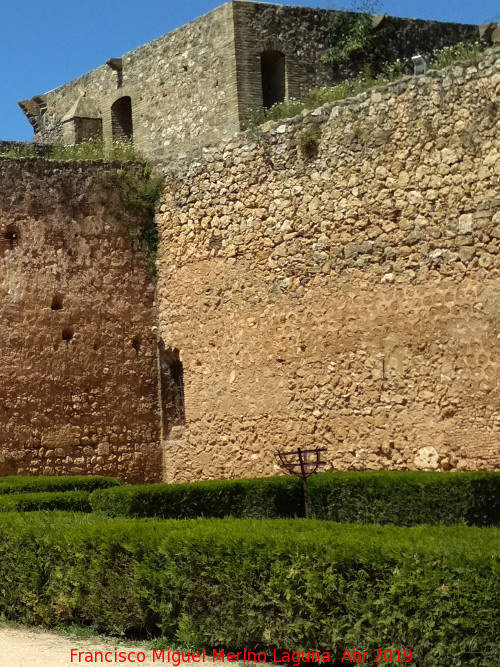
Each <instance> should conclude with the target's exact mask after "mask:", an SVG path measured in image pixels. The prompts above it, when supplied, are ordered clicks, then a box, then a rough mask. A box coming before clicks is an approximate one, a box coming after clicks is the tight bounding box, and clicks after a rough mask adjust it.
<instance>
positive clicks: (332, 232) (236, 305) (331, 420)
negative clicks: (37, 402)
mask: <svg viewBox="0 0 500 667" xmlns="http://www.w3.org/2000/svg"><path fill="white" fill-rule="evenodd" d="M499 105H500V50H499V49H498V48H495V49H492V50H489V51H488V52H486V54H485V55H484V56H483V57H482V59H481V61H480V62H479V64H473V63H470V64H469V65H457V66H454V67H451V68H449V69H447V70H442V71H440V72H430V73H429V74H428V75H427V76H425V77H412V78H407V79H404V80H402V81H399V82H396V83H394V84H391V85H388V86H387V87H384V88H376V89H373V90H372V91H370V92H367V93H363V94H362V95H360V96H358V97H356V98H353V99H350V100H346V101H343V102H340V103H335V104H330V105H326V106H324V107H322V108H321V109H318V110H316V111H313V112H312V113H308V114H305V115H303V116H299V117H298V118H295V119H292V120H286V121H282V122H281V123H275V124H272V125H268V126H264V128H263V129H262V131H256V132H255V133H254V134H252V133H246V134H245V135H241V136H240V137H239V138H237V139H234V140H232V141H231V142H229V143H227V144H225V145H224V146H222V147H221V148H220V149H218V150H215V151H212V153H210V155H209V157H208V158H204V159H203V160H201V159H200V161H199V162H198V163H196V164H193V163H191V164H190V165H189V166H186V167H182V165H180V164H179V165H177V168H175V169H174V168H172V167H171V168H170V171H169V174H168V175H167V180H166V190H165V197H164V202H163V204H162V206H161V209H160V213H159V215H158V217H157V220H158V224H159V227H160V234H161V241H160V251H159V259H158V280H159V282H158V304H159V317H160V333H161V336H162V338H163V341H164V345H165V347H166V348H169V349H178V350H179V351H180V359H181V361H182V364H183V370H184V385H185V386H184V400H185V424H184V425H183V424H179V425H176V426H174V427H173V428H166V429H164V441H163V450H164V454H163V455H164V477H165V479H166V480H167V481H177V482H180V481H184V480H198V479H207V478H232V477H240V476H241V477H252V476H265V475H272V474H275V472H276V466H275V463H274V459H273V455H274V452H275V451H276V450H277V449H278V448H281V449H287V448H292V447H296V446H302V447H305V446H309V445H315V446H316V445H322V446H326V447H327V448H328V456H327V458H328V463H329V468H332V469H341V470H347V469H379V468H387V469H394V470H396V469H412V470H414V469H441V470H475V469H499V468H500V374H499V369H500V362H499V359H500V187H499V183H500V160H499V151H500V140H499V137H500V132H499V129H500V128H499V115H500V114H499ZM52 289H54V288H52ZM44 317H48V318H50V317H52V314H51V313H49V312H48V311H47V314H46V315H44ZM18 332H19V330H18ZM56 333H57V332H54V337H57V336H56ZM16 335H20V334H19V333H17V334H16ZM44 335H45V334H44ZM51 343H52V341H51ZM44 345H48V343H44ZM59 347H60V349H59V351H58V352H54V353H53V354H54V355H56V354H59V355H67V354H68V350H67V349H66V346H65V345H63V344H61V343H60V345H59ZM51 354H52V352H51ZM136 361H137V360H136V359H131V363H132V362H134V363H135V362H136ZM92 384H93V383H89V391H90V389H91V386H92ZM26 393H27V394H28V391H26ZM19 409H20V408H18V410H19ZM71 409H73V407H71Z"/></svg>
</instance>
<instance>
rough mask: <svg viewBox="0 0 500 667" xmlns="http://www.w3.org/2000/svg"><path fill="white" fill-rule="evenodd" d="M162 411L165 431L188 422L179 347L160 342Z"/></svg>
mask: <svg viewBox="0 0 500 667" xmlns="http://www.w3.org/2000/svg"><path fill="white" fill-rule="evenodd" d="M159 363H160V391H161V411H162V424H163V430H164V432H168V431H170V429H171V428H172V427H173V426H181V425H182V424H184V423H185V422H186V412H185V406H184V368H183V365H182V361H181V359H180V353H179V350H178V349H177V348H175V349H174V350H172V348H168V349H166V348H165V344H164V342H163V341H160V342H159Z"/></svg>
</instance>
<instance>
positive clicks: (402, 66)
mask: <svg viewBox="0 0 500 667" xmlns="http://www.w3.org/2000/svg"><path fill="white" fill-rule="evenodd" d="M483 49H484V44H482V43H481V42H474V43H465V42H459V43H458V44H454V45H453V46H446V47H443V48H442V49H436V50H435V51H434V52H433V53H432V56H431V57H430V58H429V60H428V64H429V67H430V68H432V69H442V68H444V67H448V66H450V65H453V64H455V63H459V62H465V61H470V60H472V61H474V60H475V59H476V57H477V56H478V55H479V54H480V53H481V51H482V50H483ZM407 74H408V63H407V62H405V61H403V60H400V59H397V60H395V61H394V62H391V63H386V64H385V65H384V66H383V68H382V70H381V71H380V73H379V74H377V75H375V74H374V72H373V70H372V69H371V67H370V65H365V66H364V69H363V71H362V72H360V73H359V74H357V75H356V76H353V77H352V78H349V79H345V81H342V82H341V83H339V84H337V85H336V86H331V87H321V88H311V90H309V91H308V92H307V93H306V95H304V97H302V98H301V99H288V100H285V101H284V102H281V103H280V104H274V105H273V106H272V107H271V108H270V109H263V108H258V109H252V110H251V111H250V113H249V114H248V117H247V123H246V126H247V127H248V128H253V127H257V126H259V125H262V124H263V123H266V122H268V121H271V122H272V121H278V120H282V119H284V118H293V117H294V116H297V115H298V114H300V113H302V111H304V110H311V109H316V108H317V107H320V106H322V105H323V104H327V103H329V102H338V101H340V100H344V99H347V98H348V97H355V96H356V95H359V94H360V93H364V92H365V91H367V90H371V89H372V88H376V87H378V86H386V85H387V84H388V83H392V82H394V81H397V80H399V79H402V78H403V77H404V76H406V75H407Z"/></svg>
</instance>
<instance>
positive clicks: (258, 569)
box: [0, 513, 500, 667]
mask: <svg viewBox="0 0 500 667" xmlns="http://www.w3.org/2000/svg"><path fill="white" fill-rule="evenodd" d="M499 553H500V531H498V530H496V529H488V528H483V529H480V528H467V527H464V526H452V527H444V526H439V527H428V526H427V527H425V528H424V527H419V528H410V529H406V528H396V527H381V526H346V525H338V524H333V523H329V522H319V521H315V520H311V521H310V522H304V521H294V520H287V521H280V520H276V521H270V520H264V521H254V520H234V519H226V520H214V519H212V520H196V521H158V520H126V519H115V520H108V519H98V518H93V515H85V518H84V519H83V520H77V519H76V518H75V517H74V516H73V517H71V516H68V517H64V516H60V515H58V514H57V513H56V514H54V515H51V516H50V517H48V516H47V515H32V514H30V515H26V514H25V515H19V514H15V513H12V514H5V515H3V516H2V521H0V590H1V591H2V595H1V596H0V616H3V617H4V618H5V619H7V620H10V621H17V622H24V623H29V624H34V625H39V624H41V625H45V626H54V625H58V624H70V623H78V624H82V625H87V626H91V627H93V628H94V629H96V630H97V631H99V632H106V633H112V634H114V633H118V634H120V633H122V634H126V635H128V636H137V635H142V636H144V634H145V633H148V634H150V635H151V636H159V635H161V636H163V637H165V638H166V639H167V640H168V641H169V642H176V643H177V644H182V645H185V646H190V647H193V648H200V647H202V646H204V647H225V648H228V647H231V648H235V649H240V650H242V649H243V648H246V649H247V650H257V649H259V650H265V651H268V652H271V651H272V649H274V648H276V649H278V650H279V649H285V650H292V649H293V650H331V651H332V652H333V653H335V654H337V655H342V652H343V651H344V649H346V648H350V649H352V647H353V646H354V647H356V648H357V649H358V650H363V651H371V654H370V655H371V656H372V657H374V655H375V654H374V652H373V651H374V649H376V648H378V649H380V648H383V649H386V648H391V649H392V650H393V651H394V650H396V649H400V650H404V649H411V650H412V652H413V660H412V664H417V665H419V667H431V666H432V667H436V665H452V666H454V665H462V664H467V665H471V666H482V665H484V666H486V665H487V666H488V667H491V665H494V664H498V657H499V653H498V646H499V645H500V625H499V624H498V609H499V608H500V559H499ZM372 659H373V658H372ZM370 664H371V663H370Z"/></svg>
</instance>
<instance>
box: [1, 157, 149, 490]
mask: <svg viewBox="0 0 500 667" xmlns="http://www.w3.org/2000/svg"><path fill="white" fill-rule="evenodd" d="M103 169H105V167H104V166H101V167H95V166H94V167H92V166H89V165H88V164H87V165H84V164H75V163H73V164H65V165H60V164H57V163H49V162H44V161H41V160H24V161H23V160H8V159H2V160H0V359H1V363H0V475H6V474H33V475H35V474H45V475H49V474H68V473H71V474H77V473H84V474H109V475H118V476H120V477H122V478H123V479H126V480H129V481H146V480H149V481H154V480H158V479H159V477H160V474H161V465H160V454H159V445H158V426H157V424H158V416H157V382H156V339H155V337H154V335H153V333H152V332H151V327H152V326H153V325H154V310H153V308H154V279H153V276H152V273H151V269H150V267H149V265H148V262H147V257H146V253H145V250H144V248H143V247H142V245H141V243H139V242H138V241H132V240H131V239H130V234H129V233H128V231H127V225H126V223H125V222H124V221H123V220H120V218H121V216H120V215H118V216H117V218H118V219H116V218H115V217H114V216H113V215H111V213H110V212H109V211H110V210H111V208H112V207H111V206H110V205H109V203H108V204H103V203H102V200H103V193H102V191H101V192H100V186H97V185H96V173H97V171H102V170H103ZM110 194H111V199H112V200H113V207H114V209H113V210H115V212H116V211H117V208H116V207H117V206H118V204H117V201H115V198H114V197H113V194H112V193H109V192H108V195H107V196H108V197H109V196H110ZM13 233H14V234H17V237H16V238H9V237H12V236H13ZM6 237H7V238H6ZM55 295H61V296H62V309H60V310H53V309H52V307H51V306H52V305H53V298H54V297H55ZM54 305H56V304H54ZM63 330H68V331H73V333H74V335H73V338H72V339H71V340H69V341H65V340H63ZM134 339H139V340H140V341H141V344H140V347H139V350H138V354H137V353H136V350H135V349H134V347H133V345H132V341H133V340H134Z"/></svg>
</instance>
